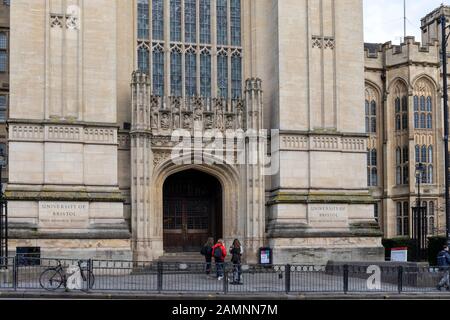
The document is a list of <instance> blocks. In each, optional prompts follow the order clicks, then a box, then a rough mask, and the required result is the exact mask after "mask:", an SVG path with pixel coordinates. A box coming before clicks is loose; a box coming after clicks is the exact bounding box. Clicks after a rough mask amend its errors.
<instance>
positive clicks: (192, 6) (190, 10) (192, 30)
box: [184, 0, 197, 43]
mask: <svg viewBox="0 0 450 320" xmlns="http://www.w3.org/2000/svg"><path fill="white" fill-rule="evenodd" d="M184 23H185V40H186V42H189V43H196V42H197V5H196V1H195V0H185V2H184Z"/></svg>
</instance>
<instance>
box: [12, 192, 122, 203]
mask: <svg viewBox="0 0 450 320" xmlns="http://www.w3.org/2000/svg"><path fill="white" fill-rule="evenodd" d="M5 197H6V199H7V200H8V201H72V202H73V201H80V202H86V201H87V202H122V203H124V202H126V200H125V199H124V198H123V196H122V194H121V193H120V192H86V191H67V192H65V191H6V193H5Z"/></svg>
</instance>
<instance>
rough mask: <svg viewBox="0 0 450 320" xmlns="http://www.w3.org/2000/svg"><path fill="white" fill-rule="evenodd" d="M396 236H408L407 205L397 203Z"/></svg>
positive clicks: (406, 203)
mask: <svg viewBox="0 0 450 320" xmlns="http://www.w3.org/2000/svg"><path fill="white" fill-rule="evenodd" d="M397 236H400V237H403V236H409V203H408V202H406V201H405V202H401V201H399V202H397Z"/></svg>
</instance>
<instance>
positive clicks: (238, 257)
mask: <svg viewBox="0 0 450 320" xmlns="http://www.w3.org/2000/svg"><path fill="white" fill-rule="evenodd" d="M243 253H244V250H243V248H242V245H241V243H240V242H239V240H238V239H234V241H233V245H232V246H231V247H230V254H231V263H232V264H233V281H232V282H231V284H242V283H241V274H242V269H241V261H242V254H243Z"/></svg>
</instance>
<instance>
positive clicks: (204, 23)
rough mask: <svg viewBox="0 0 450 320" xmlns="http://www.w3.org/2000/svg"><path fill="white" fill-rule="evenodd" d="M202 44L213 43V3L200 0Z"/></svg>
mask: <svg viewBox="0 0 450 320" xmlns="http://www.w3.org/2000/svg"><path fill="white" fill-rule="evenodd" d="M200 42H201V43H204V44H209V43H211V1H210V0H200Z"/></svg>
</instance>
